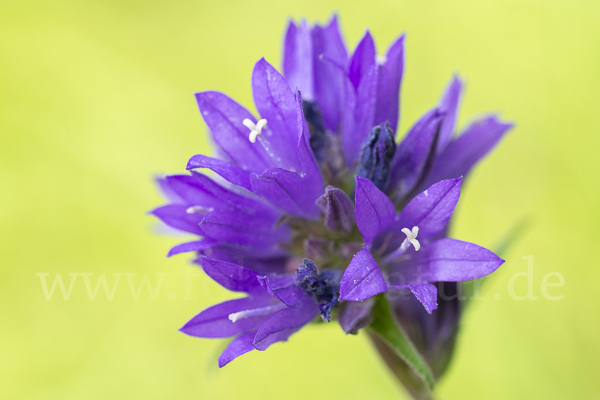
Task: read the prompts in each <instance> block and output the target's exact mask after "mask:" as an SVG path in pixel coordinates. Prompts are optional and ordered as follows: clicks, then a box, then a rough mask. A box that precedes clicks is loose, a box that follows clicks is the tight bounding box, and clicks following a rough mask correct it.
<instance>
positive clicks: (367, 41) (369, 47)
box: [348, 31, 377, 88]
mask: <svg viewBox="0 0 600 400" xmlns="http://www.w3.org/2000/svg"><path fill="white" fill-rule="evenodd" d="M376 55H377V53H376V50H375V42H374V41H373V37H372V36H371V33H370V32H369V31H367V32H365V36H363V38H362V39H361V41H360V42H359V43H358V45H357V46H356V50H354V54H352V57H351V58H350V66H349V67H348V76H349V77H350V81H351V82H352V84H353V85H354V87H355V88H358V85H359V83H360V81H361V80H362V77H363V76H364V75H365V74H366V73H367V71H369V68H371V67H372V66H373V64H375V56H376Z"/></svg>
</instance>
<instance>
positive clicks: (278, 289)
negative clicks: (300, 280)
mask: <svg viewBox="0 0 600 400" xmlns="http://www.w3.org/2000/svg"><path fill="white" fill-rule="evenodd" d="M258 282H260V285H261V286H262V287H264V288H265V289H266V290H267V293H269V294H270V295H271V296H274V297H276V298H277V299H278V300H279V301H281V302H282V303H283V304H285V305H286V306H288V307H295V306H296V305H297V304H298V303H300V302H302V301H303V299H304V297H305V293H304V291H303V290H302V289H300V288H299V287H298V286H296V284H295V281H294V276H293V275H291V274H280V275H275V274H272V275H265V276H259V277H258Z"/></svg>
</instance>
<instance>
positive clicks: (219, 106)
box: [196, 92, 274, 173]
mask: <svg viewBox="0 0 600 400" xmlns="http://www.w3.org/2000/svg"><path fill="white" fill-rule="evenodd" d="M196 101H197V102H198V108H200V113H201V114H202V117H203V118H204V121H205V122H206V124H207V125H208V127H209V128H210V131H211V133H212V136H213V139H214V141H215V143H216V144H217V145H218V146H219V148H220V149H221V151H223V153H225V154H226V155H227V157H228V158H229V159H231V160H233V161H234V162H235V163H237V164H238V165H239V166H240V167H242V168H244V169H247V170H249V171H253V172H259V173H260V172H262V171H264V170H265V169H267V168H269V167H270V166H273V165H274V163H273V161H272V160H271V158H270V157H269V155H268V154H267V152H266V151H265V150H264V149H263V148H262V147H261V146H255V145H254V144H253V143H251V142H250V140H248V134H249V133H250V132H249V131H248V128H246V127H245V126H244V125H243V124H242V121H243V120H244V119H245V118H248V119H250V120H252V121H253V122H256V119H255V118H254V117H253V116H252V114H250V112H249V111H248V110H246V109H245V108H244V107H242V106H240V105H239V104H238V103H236V102H235V101H234V100H232V99H230V98H229V97H227V96H226V95H224V94H222V93H219V92H201V93H196Z"/></svg>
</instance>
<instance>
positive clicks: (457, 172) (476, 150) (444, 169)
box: [428, 116, 513, 183]
mask: <svg viewBox="0 0 600 400" xmlns="http://www.w3.org/2000/svg"><path fill="white" fill-rule="evenodd" d="M512 127H513V124H511V123H506V122H501V121H499V120H498V119H497V118H496V117H494V116H491V117H487V118H483V119H480V120H478V121H476V122H474V123H473V124H471V125H470V126H469V127H468V128H467V129H466V130H465V132H464V133H463V134H462V135H460V136H459V137H458V138H457V139H455V140H454V141H452V142H451V143H450V144H449V145H448V147H446V149H445V150H444V151H443V152H442V154H440V155H439V157H438V158H437V160H436V161H435V163H434V165H433V169H432V172H431V175H430V177H429V179H428V182H431V183H433V182H438V181H440V180H442V179H451V178H458V177H459V176H465V175H467V173H468V172H469V171H470V170H471V168H472V167H473V166H474V165H475V164H476V163H477V162H478V161H479V160H480V159H481V158H483V157H484V156H485V155H486V154H487V153H488V152H489V151H490V150H492V149H493V148H494V146H496V144H497V143H498V142H499V141H500V139H501V138H502V137H503V136H504V134H505V133H506V132H507V131H508V130H509V129H510V128H512Z"/></svg>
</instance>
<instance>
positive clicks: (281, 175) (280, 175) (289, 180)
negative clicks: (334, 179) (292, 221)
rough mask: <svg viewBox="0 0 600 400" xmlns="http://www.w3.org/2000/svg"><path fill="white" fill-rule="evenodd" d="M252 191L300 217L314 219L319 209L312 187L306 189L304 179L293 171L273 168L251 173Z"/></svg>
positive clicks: (318, 214)
mask: <svg viewBox="0 0 600 400" xmlns="http://www.w3.org/2000/svg"><path fill="white" fill-rule="evenodd" d="M250 180H251V183H252V191H253V192H254V193H256V194H258V195H259V196H261V197H263V198H265V199H266V200H268V201H269V202H270V203H271V204H273V205H274V206H275V207H278V208H279V209H281V210H283V211H285V212H287V213H289V214H292V215H297V216H301V217H306V218H309V219H316V218H318V217H319V216H320V214H321V211H320V210H319V207H317V205H316V204H315V201H316V200H317V198H318V195H317V196H316V197H315V195H314V193H312V192H313V190H310V189H313V188H312V187H310V186H309V190H306V189H307V187H306V181H304V180H303V179H302V177H300V175H298V174H297V173H295V172H291V171H287V170H285V169H281V168H273V169H270V170H268V171H266V172H265V173H264V174H263V175H260V176H259V175H252V176H251V178H250Z"/></svg>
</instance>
